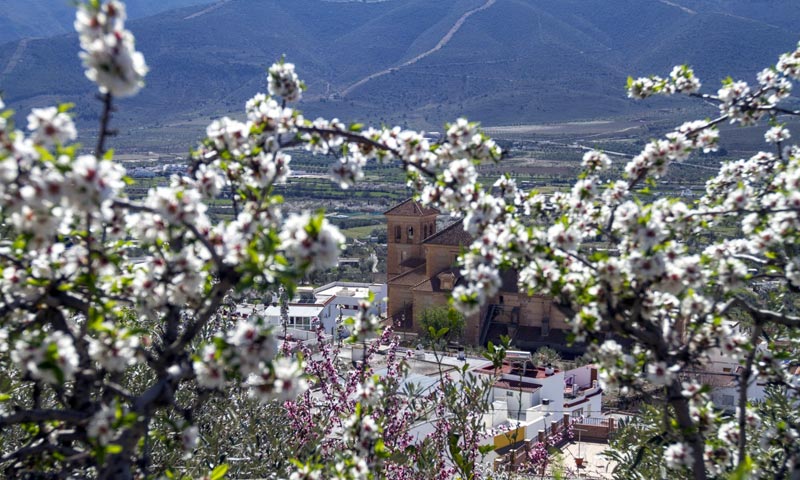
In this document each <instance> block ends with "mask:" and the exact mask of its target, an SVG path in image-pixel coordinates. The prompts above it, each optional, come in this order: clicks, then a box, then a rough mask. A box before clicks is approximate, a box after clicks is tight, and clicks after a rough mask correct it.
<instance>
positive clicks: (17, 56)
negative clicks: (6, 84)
mask: <svg viewBox="0 0 800 480" xmlns="http://www.w3.org/2000/svg"><path fill="white" fill-rule="evenodd" d="M31 40H33V39H31V38H23V39H22V40H20V41H19V43H18V44H17V49H16V50H14V53H13V54H12V55H11V58H9V59H8V63H7V64H6V68H4V69H3V72H2V73H0V76H2V77H5V76H6V75H8V74H9V73H11V72H13V71H14V69H15V68H17V64H18V63H19V61H20V60H21V59H22V55H24V54H25V49H27V48H28V42H29V41H31Z"/></svg>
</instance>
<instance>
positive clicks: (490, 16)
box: [0, 0, 800, 150]
mask: <svg viewBox="0 0 800 480" xmlns="http://www.w3.org/2000/svg"><path fill="white" fill-rule="evenodd" d="M42 1H44V0H42ZM176 1H177V0H176ZM181 1H184V2H188V1H190V0H181ZM152 3H155V2H152ZM678 3H680V4H678ZM759 4H763V5H768V6H769V7H770V8H764V7H763V5H762V8H758V7H759ZM798 22H800V8H798V7H797V4H796V2H795V0H769V1H768V0H763V1H761V2H759V1H757V0H756V1H744V0H741V1H739V0H686V1H681V2H671V1H666V0H664V1H660V0H615V1H613V2H609V1H600V0H451V1H446V2H444V1H441V2H439V1H437V2H431V1H430V0H388V1H384V2H374V3H369V2H367V3H365V2H331V1H323V0H293V1H290V2H289V1H283V0H229V1H227V2H220V3H218V4H215V5H214V6H213V8H208V6H207V5H202V6H194V7H188V8H184V9H178V10H170V11H167V12H163V13H161V14H159V15H155V16H150V17H147V18H142V19H139V20H136V21H132V22H130V24H129V27H130V29H131V30H132V31H133V32H134V33H135V34H136V36H137V41H138V46H139V49H140V50H141V51H142V52H143V53H144V54H145V57H146V59H147V62H148V64H149V65H150V68H151V73H150V74H149V75H148V77H147V88H146V89H145V90H143V91H142V93H141V94H140V95H139V96H137V97H136V98H134V99H132V100H126V101H124V102H122V105H121V109H120V114H119V115H118V117H117V119H116V121H117V122H118V124H119V125H121V126H124V127H126V128H129V127H134V128H137V132H136V138H137V139H141V138H142V137H143V135H141V133H142V130H144V131H145V133H146V134H147V135H145V137H147V139H148V143H146V144H143V143H141V142H140V141H137V143H135V144H134V143H133V138H134V137H130V138H129V139H126V138H125V137H123V138H120V139H118V140H117V141H118V142H120V143H121V144H122V145H123V146H124V147H127V148H133V147H134V146H135V147H138V148H149V149H162V148H170V147H171V145H174V144H180V145H182V147H181V148H182V150H185V148H186V146H187V145H188V144H189V143H191V139H196V138H197V137H199V136H200V135H201V134H202V130H203V125H204V124H205V123H207V119H208V118H209V117H210V116H213V115H222V114H230V113H233V114H236V115H240V113H239V112H241V111H242V106H243V103H244V102H245V101H246V99H247V98H249V97H250V96H252V95H253V94H254V93H256V92H258V91H263V90H264V88H265V87H264V70H265V68H266V67H267V66H268V65H269V64H270V63H271V62H273V61H274V60H275V59H277V58H279V57H280V56H281V55H282V54H286V55H287V58H288V60H289V61H291V62H293V63H295V64H297V66H298V70H299V72H300V74H301V76H302V77H303V78H305V79H307V81H308V84H309V90H308V92H307V93H306V96H305V99H304V101H303V104H302V106H301V108H303V109H304V110H305V112H306V114H307V116H309V117H314V116H317V115H324V116H331V115H337V116H339V117H341V118H343V119H346V120H354V119H363V120H367V121H371V122H380V121H385V122H392V123H394V122H400V123H406V124H409V125H412V126H415V127H418V128H427V129H438V128H439V127H440V125H441V123H442V122H444V121H447V120H451V119H453V118H455V117H457V116H459V115H467V116H469V117H470V118H475V119H479V120H481V121H482V122H484V124H487V125H504V124H514V123H542V122H552V121H564V120H577V119H593V118H609V117H627V118H638V117H642V116H648V117H652V116H653V115H655V114H659V115H662V114H664V113H665V112H661V111H660V109H661V108H664V107H665V106H669V108H670V109H673V111H674V109H675V108H697V107H696V106H695V104H687V103H682V102H680V101H672V100H670V101H662V102H659V101H654V102H646V103H643V104H640V103H635V102H632V101H629V100H628V99H626V98H625V94H624V91H623V88H622V87H623V85H624V83H625V78H626V77H627V75H629V74H632V75H640V74H649V73H658V74H664V73H667V72H668V71H669V68H670V67H671V66H672V65H674V64H679V63H689V64H692V65H694V66H695V67H696V70H697V72H698V74H699V75H700V78H701V79H703V80H704V82H705V83H706V84H707V85H711V86H714V85H716V84H718V82H719V80H720V79H721V78H723V77H724V76H726V75H727V74H732V75H734V76H744V77H745V78H746V79H752V78H753V77H754V75H755V72H756V71H757V69H759V68H761V67H763V66H765V65H768V64H769V63H772V62H774V61H775V59H776V58H777V55H778V54H779V53H781V52H783V51H786V50H789V49H791V48H792V47H793V46H794V45H795V44H796V42H797V40H798V31H797V28H796V27H795V25H797V24H798ZM77 50H78V47H77V40H76V39H75V37H74V36H73V35H62V36H59V37H54V38H47V39H38V40H27V41H23V42H16V43H10V44H6V45H0V86H1V87H2V89H3V90H4V91H5V92H6V96H5V98H6V99H7V103H9V104H11V105H14V106H15V107H17V108H19V109H20V110H23V111H24V110H26V109H27V108H30V107H32V106H37V105H43V104H46V103H52V102H54V101H73V102H76V103H78V105H80V106H81V107H80V108H81V109H82V110H79V111H78V112H77V113H78V115H79V119H80V120H87V121H88V120H90V119H91V120H92V121H93V119H94V118H95V113H96V112H95V111H94V110H93V109H96V107H97V105H96V102H93V101H92V96H93V92H92V90H91V87H90V85H89V83H88V82H87V81H86V80H85V79H84V78H83V74H82V71H81V68H80V65H79V62H78V60H77ZM65 59H75V60H74V61H65ZM43 72H45V73H43Z"/></svg>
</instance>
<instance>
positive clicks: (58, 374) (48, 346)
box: [11, 330, 78, 385]
mask: <svg viewBox="0 0 800 480" xmlns="http://www.w3.org/2000/svg"><path fill="white" fill-rule="evenodd" d="M11 360H12V361H13V362H14V363H15V364H16V365H18V366H19V367H20V368H21V369H22V372H23V373H25V374H27V375H30V376H31V378H33V379H35V380H41V381H43V382H46V383H49V384H53V385H60V384H63V383H64V382H68V381H70V380H72V379H73V378H74V377H75V373H76V371H77V370H78V352H77V350H75V343H74V342H73V339H72V337H71V336H70V335H68V334H66V333H64V332H62V331H61V330H55V331H52V332H42V331H41V330H34V331H30V330H26V331H25V332H24V333H23V336H22V337H21V338H19V339H18V340H17V341H16V342H15V343H14V348H13V350H12V351H11Z"/></svg>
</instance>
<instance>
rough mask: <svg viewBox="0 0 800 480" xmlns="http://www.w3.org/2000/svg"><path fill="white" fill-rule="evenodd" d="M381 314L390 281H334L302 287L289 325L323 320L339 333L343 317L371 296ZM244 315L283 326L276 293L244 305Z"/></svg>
mask: <svg viewBox="0 0 800 480" xmlns="http://www.w3.org/2000/svg"><path fill="white" fill-rule="evenodd" d="M370 296H371V297H372V298H373V304H374V305H377V306H378V308H379V311H380V315H381V316H385V315H386V284H383V283H357V282H332V283H329V284H327V285H323V286H321V287H317V288H309V287H300V288H298V289H297V291H296V292H295V296H294V298H292V299H291V300H290V301H289V304H288V305H287V306H288V310H289V312H288V317H289V322H288V325H287V326H288V327H289V328H293V329H297V330H313V329H315V328H316V327H317V325H319V324H321V325H322V328H323V329H324V330H325V332H327V333H330V334H333V335H335V334H336V330H337V325H338V322H339V321H340V320H344V319H346V318H349V317H352V316H353V315H355V314H356V312H357V311H358V305H359V304H360V303H361V302H363V301H366V300H368V299H369V298H370ZM236 313H237V314H238V315H240V316H249V315H259V316H261V317H262V318H264V319H265V320H266V322H267V324H268V325H276V326H281V305H280V303H279V302H278V298H277V297H276V296H273V297H272V298H271V299H269V302H268V303H266V304H263V305H249V304H245V305H240V306H239V307H238V308H237V310H236Z"/></svg>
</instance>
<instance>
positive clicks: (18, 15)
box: [0, 0, 214, 43]
mask: <svg viewBox="0 0 800 480" xmlns="http://www.w3.org/2000/svg"><path fill="white" fill-rule="evenodd" d="M213 1H214V0H134V1H132V2H128V3H127V7H128V9H127V10H128V18H131V19H134V18H142V17H148V16H150V15H155V14H157V13H161V12H164V11H167V10H171V9H174V8H180V7H187V6H190V5H202V4H205V3H211V2H213ZM73 3H75V2H73V1H70V0H3V1H2V2H0V43H6V42H11V41H14V40H19V39H22V38H44V37H52V36H54V35H62V34H66V33H70V32H72V22H73V21H74V19H75V8H74V7H73V6H72V5H73Z"/></svg>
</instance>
